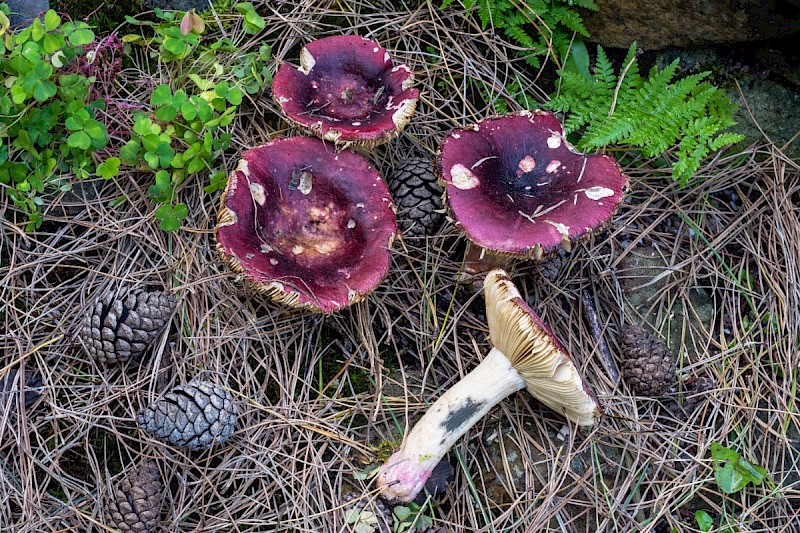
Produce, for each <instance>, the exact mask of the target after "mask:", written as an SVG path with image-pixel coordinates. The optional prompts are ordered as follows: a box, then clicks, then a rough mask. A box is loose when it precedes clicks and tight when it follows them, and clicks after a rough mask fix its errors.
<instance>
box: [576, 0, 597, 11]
mask: <svg viewBox="0 0 800 533" xmlns="http://www.w3.org/2000/svg"><path fill="white" fill-rule="evenodd" d="M569 4H570V5H574V6H578V7H582V8H584V9H591V10H592V11H598V10H599V8H598V7H597V4H596V3H595V2H594V0H570V2H569Z"/></svg>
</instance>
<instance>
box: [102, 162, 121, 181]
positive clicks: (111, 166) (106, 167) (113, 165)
mask: <svg viewBox="0 0 800 533" xmlns="http://www.w3.org/2000/svg"><path fill="white" fill-rule="evenodd" d="M119 164H120V160H119V158H118V157H109V158H108V159H106V160H105V161H103V162H102V163H100V164H99V165H97V175H98V176H100V177H101V178H105V179H110V178H113V177H114V176H116V175H117V174H119Z"/></svg>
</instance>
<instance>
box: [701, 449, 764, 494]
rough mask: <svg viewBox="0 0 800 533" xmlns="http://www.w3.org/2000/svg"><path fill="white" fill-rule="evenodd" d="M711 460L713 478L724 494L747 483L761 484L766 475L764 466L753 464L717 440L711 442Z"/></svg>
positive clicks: (732, 491) (738, 489) (740, 488)
mask: <svg viewBox="0 0 800 533" xmlns="http://www.w3.org/2000/svg"><path fill="white" fill-rule="evenodd" d="M711 462H712V464H713V467H714V479H715V480H716V482H717V486H719V488H720V490H722V492H724V493H725V494H733V493H735V492H739V491H740V490H742V489H743V488H744V487H746V486H747V484H748V483H752V484H753V485H761V483H762V482H763V481H764V479H765V478H766V477H767V470H766V468H764V467H762V466H759V465H755V464H753V463H751V462H749V461H747V460H746V459H744V458H743V457H741V456H740V455H739V452H737V451H735V450H732V449H730V448H726V447H725V446H723V445H722V444H719V443H718V442H712V443H711Z"/></svg>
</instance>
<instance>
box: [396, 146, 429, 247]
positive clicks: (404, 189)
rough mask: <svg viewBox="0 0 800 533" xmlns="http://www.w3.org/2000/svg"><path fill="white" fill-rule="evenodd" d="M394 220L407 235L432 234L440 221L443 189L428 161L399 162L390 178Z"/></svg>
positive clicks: (412, 158) (416, 158) (414, 159)
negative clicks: (395, 207)
mask: <svg viewBox="0 0 800 533" xmlns="http://www.w3.org/2000/svg"><path fill="white" fill-rule="evenodd" d="M389 188H390V190H391V192H392V198H393V199H394V203H395V205H396V206H397V220H398V224H399V226H400V228H401V229H402V230H403V235H405V236H406V237H424V236H426V235H432V234H433V233H435V232H436V230H437V229H438V228H439V225H440V223H441V221H442V212H441V210H442V188H441V187H440V186H439V183H438V180H437V179H436V176H435V175H434V173H433V167H432V166H431V163H430V161H428V160H427V159H425V158H422V157H410V158H408V159H406V160H405V161H403V162H401V163H399V164H398V165H397V166H396V167H395V170H394V172H392V174H391V177H390V180H389Z"/></svg>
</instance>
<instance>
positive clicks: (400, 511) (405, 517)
mask: <svg viewBox="0 0 800 533" xmlns="http://www.w3.org/2000/svg"><path fill="white" fill-rule="evenodd" d="M424 511H425V508H424V507H420V506H419V505H417V504H416V503H414V502H411V503H409V504H408V505H397V506H395V508H394V509H392V518H393V519H394V524H393V527H392V531H393V532H394V533H406V532H409V531H426V530H428V529H430V528H431V527H432V526H433V520H432V519H431V517H429V516H427V515H426V514H425V513H424Z"/></svg>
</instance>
